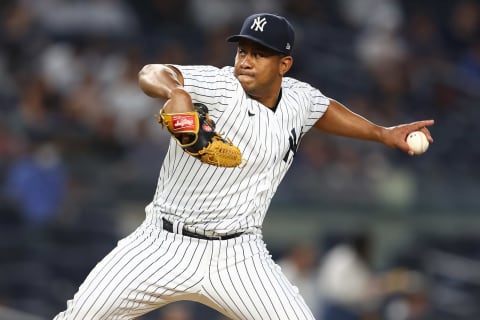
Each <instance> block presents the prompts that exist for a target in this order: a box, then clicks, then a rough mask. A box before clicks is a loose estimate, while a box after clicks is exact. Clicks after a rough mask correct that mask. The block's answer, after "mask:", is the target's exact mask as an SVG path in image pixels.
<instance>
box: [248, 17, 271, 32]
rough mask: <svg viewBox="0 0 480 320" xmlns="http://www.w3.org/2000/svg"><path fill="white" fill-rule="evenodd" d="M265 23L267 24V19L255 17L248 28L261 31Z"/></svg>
mask: <svg viewBox="0 0 480 320" xmlns="http://www.w3.org/2000/svg"><path fill="white" fill-rule="evenodd" d="M266 24H267V19H266V18H265V17H256V18H255V20H253V23H252V26H251V27H250V29H254V30H255V31H260V32H263V27H265V25H266Z"/></svg>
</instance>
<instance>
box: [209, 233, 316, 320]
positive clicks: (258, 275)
mask: <svg viewBox="0 0 480 320" xmlns="http://www.w3.org/2000/svg"><path fill="white" fill-rule="evenodd" d="M252 248H254V249H252ZM234 250H235V254H236V263H235V264H232V263H231V262H232V260H231V259H232V258H231V257H230V258H229V259H225V265H224V266H222V265H219V266H218V270H217V272H212V273H211V282H212V284H213V286H214V290H212V291H211V292H214V293H213V294H212V297H211V300H213V301H215V302H216V304H217V305H218V306H217V308H216V309H217V310H219V311H221V312H224V313H226V314H228V315H229V316H230V317H232V318H233V319H271V320H274V319H275V320H280V319H290V320H295V319H298V320H310V319H314V316H313V314H312V312H311V311H310V309H309V307H308V306H307V305H306V303H305V301H304V299H303V298H302V297H301V295H300V293H299V291H298V289H297V288H296V287H295V286H293V285H292V284H291V283H290V282H289V280H288V279H287V278H286V276H285V275H284V274H283V273H282V271H281V269H280V267H279V266H278V265H277V264H276V263H275V262H274V261H273V260H272V258H271V256H270V254H269V253H268V251H267V250H266V248H265V247H264V244H263V242H262V241H260V240H259V241H256V242H255V243H253V245H252V244H247V245H243V246H242V248H241V249H240V248H235V249H234ZM248 250H252V251H251V253H252V255H250V256H249V255H248V253H247V254H246V252H247V251H248Z"/></svg>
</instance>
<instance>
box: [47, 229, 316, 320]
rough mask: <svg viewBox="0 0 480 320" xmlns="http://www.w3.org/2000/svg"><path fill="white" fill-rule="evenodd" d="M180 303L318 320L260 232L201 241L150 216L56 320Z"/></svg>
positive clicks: (240, 314) (118, 315) (250, 317)
mask: <svg viewBox="0 0 480 320" xmlns="http://www.w3.org/2000/svg"><path fill="white" fill-rule="evenodd" d="M179 300H191V301H197V302H200V303H203V304H205V305H207V306H209V307H211V308H213V309H215V310H217V311H219V312H221V313H223V314H224V315H226V316H227V317H229V318H232V319H245V320H257V319H262V320H263V319H272V320H273V319H282V320H283V319H288V320H293V319H302V320H304V319H314V317H313V315H312V313H311V311H310V310H309V308H308V307H307V305H306V304H305V302H304V300H303V298H302V297H301V296H300V295H299V293H298V290H297V289H296V288H295V287H294V286H292V285H291V284H290V282H289V281H288V280H287V279H286V277H285V276H284V275H283V274H282V272H281V270H280V268H279V267H278V266H277V265H276V264H275V263H274V261H273V260H272V258H271V256H270V254H269V253H268V251H267V249H266V246H265V244H264V242H263V240H262V237H261V236H260V235H253V234H244V235H242V236H240V237H237V238H233V239H229V240H200V239H195V238H191V237H187V236H183V235H179V234H175V233H170V232H167V231H165V230H162V229H161V228H159V227H158V226H155V225H153V224H151V223H148V222H147V221H146V222H144V223H143V224H142V225H141V226H140V227H138V228H137V230H136V231H134V232H133V233H132V234H131V235H129V236H128V237H126V238H124V239H122V240H120V241H119V242H118V245H117V247H115V248H114V249H113V250H112V251H111V252H110V253H109V254H108V255H107V256H106V257H105V258H104V259H102V260H101V261H100V262H99V263H98V264H97V265H96V266H95V268H94V269H93V270H92V271H91V272H90V274H89V275H88V276H87V278H86V279H85V281H84V283H83V284H82V285H81V286H80V288H79V290H78V292H77V293H76V294H75V296H74V298H73V299H72V300H69V301H68V302H67V309H66V310H65V311H63V312H61V313H59V314H58V315H57V316H56V317H55V318H54V320H64V319H68V320H85V319H88V320H100V319H102V320H104V319H105V320H106V319H110V320H114V319H134V318H135V317H138V316H141V315H143V314H145V313H147V312H149V311H152V310H154V309H157V308H160V307H162V306H164V305H166V304H168V303H170V302H174V301H179Z"/></svg>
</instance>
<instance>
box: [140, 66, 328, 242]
mask: <svg viewBox="0 0 480 320" xmlns="http://www.w3.org/2000/svg"><path fill="white" fill-rule="evenodd" d="M175 67H177V68H178V69H179V70H180V71H181V72H182V74H183V77H184V86H185V89H186V90H187V91H188V92H189V93H190V95H191V97H192V100H193V102H194V103H196V102H198V103H203V104H205V105H206V106H207V107H208V109H209V115H210V118H211V119H212V120H214V121H215V123H216V131H217V132H218V133H221V134H222V135H223V136H224V137H225V138H228V139H230V140H231V141H232V142H233V144H234V145H236V146H237V147H238V148H239V149H240V151H241V152H242V157H243V160H244V162H245V163H246V164H245V166H244V167H243V168H222V167H216V166H212V165H208V164H204V163H202V162H201V161H200V160H198V159H196V158H194V157H192V156H190V155H188V154H187V153H185V152H184V151H183V150H182V149H181V148H180V147H179V146H178V145H177V143H176V142H175V140H174V139H171V140H170V145H169V149H168V151H167V154H166V156H165V159H164V162H163V165H162V167H161V170H160V175H159V178H158V183H157V188H156V191H155V195H154V198H153V201H152V202H151V203H150V204H149V205H148V206H147V208H146V211H147V214H151V215H155V216H158V217H159V218H160V217H165V218H166V219H167V220H170V221H180V223H182V224H184V227H185V228H186V229H188V230H189V231H192V232H196V233H202V234H206V235H222V234H228V233H234V232H239V231H249V232H258V231H259V230H260V228H261V225H262V223H263V220H264V218H265V214H266V212H267V209H268V207H269V205H270V202H271V200H272V197H273V195H274V193H275V191H276V190H277V187H278V185H279V184H280V182H281V180H282V179H283V177H284V176H285V174H286V172H287V170H288V168H289V167H290V165H291V163H292V160H293V157H294V156H295V153H296V151H297V148H298V145H299V142H300V139H301V138H302V136H303V135H304V134H305V133H306V132H307V131H308V130H309V129H310V128H311V127H312V126H313V125H314V124H315V122H316V121H317V120H318V119H319V118H320V117H322V115H323V114H324V112H325V111H326V109H327V108H328V105H329V99H328V98H327V97H326V96H324V95H323V94H322V93H321V92H320V91H319V90H318V89H316V88H314V87H312V86H310V85H309V84H307V83H305V82H301V81H298V80H296V79H293V78H289V77H284V78H283V82H282V96H281V99H280V101H279V103H278V106H277V108H276V109H275V111H273V110H272V109H270V108H268V107H266V106H264V105H262V104H261V103H259V102H258V101H256V100H254V99H252V98H250V97H249V96H248V95H247V94H246V93H245V92H244V90H243V88H242V86H241V85H240V82H239V81H238V80H237V79H236V78H235V76H234V74H233V67H224V68H217V67H213V66H175Z"/></svg>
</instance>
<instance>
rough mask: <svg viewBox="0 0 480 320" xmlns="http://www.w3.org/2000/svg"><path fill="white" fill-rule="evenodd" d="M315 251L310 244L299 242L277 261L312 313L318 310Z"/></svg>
mask: <svg viewBox="0 0 480 320" xmlns="http://www.w3.org/2000/svg"><path fill="white" fill-rule="evenodd" d="M317 258H318V257H317V251H316V248H315V247H314V246H313V245H312V244H307V243H300V244H297V245H295V246H293V247H292V248H290V250H288V251H287V252H286V254H285V255H284V256H283V257H282V258H281V259H280V260H278V261H277V263H278V265H279V266H280V267H281V268H282V271H283V273H284V274H285V276H286V277H287V278H288V280H290V282H291V283H292V284H293V285H294V286H296V287H297V288H298V290H299V291H300V294H301V295H302V297H303V298H304V299H305V302H306V303H307V305H308V306H309V307H310V310H312V312H313V314H316V313H317V312H318V309H319V307H318V304H319V298H318V288H317V285H316V283H315V279H316V276H317V265H316V264H317Z"/></svg>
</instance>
